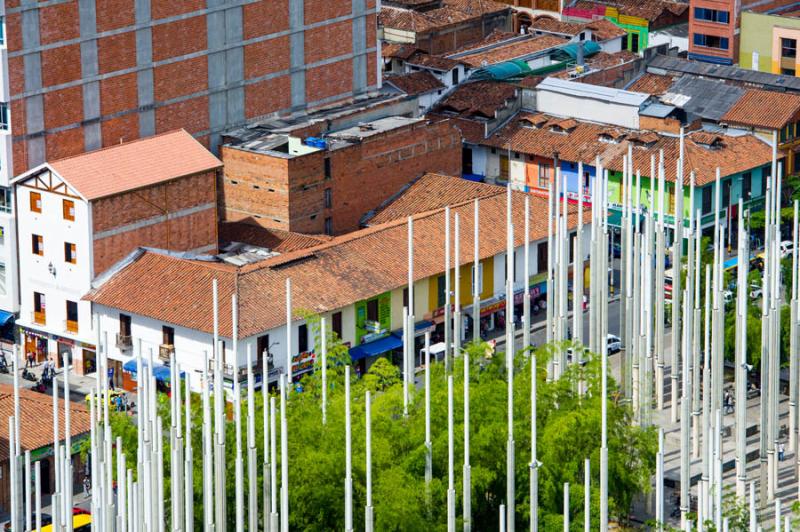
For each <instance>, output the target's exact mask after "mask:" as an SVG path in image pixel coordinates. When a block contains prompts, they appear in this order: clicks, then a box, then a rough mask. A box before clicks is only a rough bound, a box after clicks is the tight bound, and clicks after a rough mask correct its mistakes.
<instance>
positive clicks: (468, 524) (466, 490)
mask: <svg viewBox="0 0 800 532" xmlns="http://www.w3.org/2000/svg"><path fill="white" fill-rule="evenodd" d="M475 264H476V265H477V261H476V263H475ZM475 270H476V271H477V267H476V268H475ZM476 309H477V307H476ZM476 316H478V319H480V315H479V314H476ZM473 326H474V327H477V322H473ZM463 357H464V468H463V471H462V474H461V482H462V488H461V490H462V494H461V495H462V503H461V506H462V513H463V517H462V520H463V522H464V532H470V531H471V530H472V480H471V476H472V468H471V466H470V463H469V435H470V434H469V365H470V359H469V350H467V349H465V350H464V355H463Z"/></svg>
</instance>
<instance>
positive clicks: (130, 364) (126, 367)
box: [122, 358, 147, 373]
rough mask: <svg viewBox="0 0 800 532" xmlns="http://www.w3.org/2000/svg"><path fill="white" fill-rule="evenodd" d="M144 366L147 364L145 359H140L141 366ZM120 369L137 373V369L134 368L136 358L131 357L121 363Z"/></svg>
mask: <svg viewBox="0 0 800 532" xmlns="http://www.w3.org/2000/svg"><path fill="white" fill-rule="evenodd" d="M146 366H147V361H146V360H144V359H143V360H142V367H143V368H144V367H146ZM122 370H123V371H127V372H128V373H137V371H138V369H137V368H136V359H135V358H132V359H130V360H128V361H127V362H125V363H124V364H123V365H122Z"/></svg>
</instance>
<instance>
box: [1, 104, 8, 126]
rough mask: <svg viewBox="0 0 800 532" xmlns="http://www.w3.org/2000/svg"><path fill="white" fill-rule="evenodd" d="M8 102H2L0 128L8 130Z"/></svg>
mask: <svg viewBox="0 0 800 532" xmlns="http://www.w3.org/2000/svg"><path fill="white" fill-rule="evenodd" d="M8 120H9V119H8V102H0V130H3V131H8V127H9V121H8Z"/></svg>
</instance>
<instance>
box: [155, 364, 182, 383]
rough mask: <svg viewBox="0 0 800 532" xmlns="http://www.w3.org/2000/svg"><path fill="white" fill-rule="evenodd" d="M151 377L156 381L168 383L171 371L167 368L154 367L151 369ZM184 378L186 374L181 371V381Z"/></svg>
mask: <svg viewBox="0 0 800 532" xmlns="http://www.w3.org/2000/svg"><path fill="white" fill-rule="evenodd" d="M153 377H155V378H156V380H157V381H161V382H169V381H170V379H172V370H171V369H170V368H168V367H167V366H156V367H154V368H153ZM184 377H186V372H185V371H181V375H180V378H181V379H183V378H184Z"/></svg>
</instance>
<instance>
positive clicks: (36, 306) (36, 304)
mask: <svg viewBox="0 0 800 532" xmlns="http://www.w3.org/2000/svg"><path fill="white" fill-rule="evenodd" d="M45 309H46V305H45V301H44V294H40V293H39V292H34V293H33V321H35V322H36V323H40V324H44V323H46V321H47V320H46V312H45Z"/></svg>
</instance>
